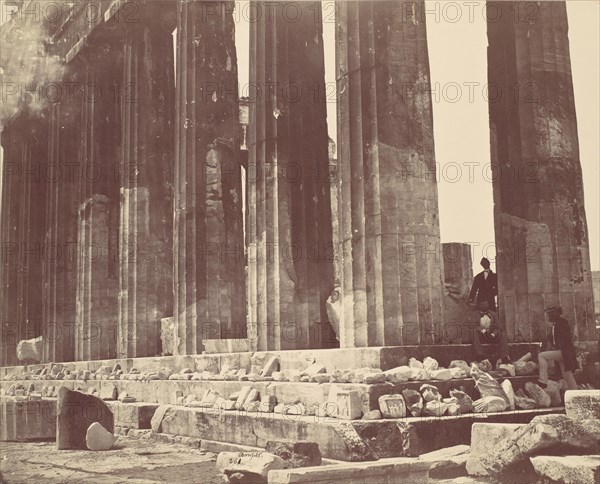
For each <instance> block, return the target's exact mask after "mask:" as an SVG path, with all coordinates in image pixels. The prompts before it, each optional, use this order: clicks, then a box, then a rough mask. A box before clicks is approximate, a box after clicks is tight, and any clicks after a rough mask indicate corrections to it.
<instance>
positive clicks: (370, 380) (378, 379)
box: [363, 372, 386, 385]
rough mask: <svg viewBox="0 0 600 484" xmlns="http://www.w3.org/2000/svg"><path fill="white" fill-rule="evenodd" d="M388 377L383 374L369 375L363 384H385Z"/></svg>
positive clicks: (365, 377)
mask: <svg viewBox="0 0 600 484" xmlns="http://www.w3.org/2000/svg"><path fill="white" fill-rule="evenodd" d="M385 380H386V376H385V374H384V373H383V372H374V373H367V374H366V375H365V376H364V378H363V383H366V384H367V385H376V384H379V383H385Z"/></svg>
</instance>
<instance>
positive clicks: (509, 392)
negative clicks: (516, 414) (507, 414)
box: [502, 380, 515, 410]
mask: <svg viewBox="0 0 600 484" xmlns="http://www.w3.org/2000/svg"><path fill="white" fill-rule="evenodd" d="M502 390H504V393H506V396H507V397H508V408H510V409H511V410H514V409H515V392H514V390H513V387H512V383H511V382H510V380H504V381H503V382H502Z"/></svg>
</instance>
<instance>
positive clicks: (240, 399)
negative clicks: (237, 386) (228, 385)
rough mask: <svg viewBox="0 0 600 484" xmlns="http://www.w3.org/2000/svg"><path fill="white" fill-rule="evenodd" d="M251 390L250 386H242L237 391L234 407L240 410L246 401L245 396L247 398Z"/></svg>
mask: <svg viewBox="0 0 600 484" xmlns="http://www.w3.org/2000/svg"><path fill="white" fill-rule="evenodd" d="M251 391H252V387H251V386H246V387H242V389H241V390H240V391H239V396H238V399H237V402H236V404H235V407H236V408H237V409H238V410H242V408H243V405H244V403H245V402H246V398H248V395H249V394H250V392H251Z"/></svg>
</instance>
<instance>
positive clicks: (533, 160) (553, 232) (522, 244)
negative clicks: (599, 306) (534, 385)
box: [488, 1, 597, 341]
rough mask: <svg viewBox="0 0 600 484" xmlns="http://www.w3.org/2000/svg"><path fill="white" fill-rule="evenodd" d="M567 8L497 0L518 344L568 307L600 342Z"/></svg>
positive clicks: (501, 202) (501, 179) (508, 306)
mask: <svg viewBox="0 0 600 484" xmlns="http://www.w3.org/2000/svg"><path fill="white" fill-rule="evenodd" d="M567 32H568V24H567V12H566V6H565V2H561V1H557V2H550V1H547V2H529V3H516V4H514V5H513V4H512V3H508V2H507V3H504V2H488V41H489V47H488V77H489V85H490V92H489V111H490V131H491V136H490V137H491V158H492V167H493V168H494V170H493V190H494V224H495V231H496V250H497V254H498V257H497V261H496V267H497V272H498V286H499V287H498V296H499V297H498V299H499V305H500V308H499V309H500V315H501V318H502V319H503V320H504V321H505V322H506V326H507V330H508V335H509V337H510V339H512V340H513V341H540V340H543V339H544V338H545V335H546V323H545V315H544V308H545V307H546V306H550V305H555V304H560V305H561V306H562V308H563V311H564V315H565V317H566V318H567V319H568V320H569V321H570V322H571V325H572V327H573V331H574V333H575V335H576V337H577V339H578V340H579V341H591V340H595V339H597V335H596V331H595V326H594V303H593V292H592V279H591V272H590V257H589V241H588V231H587V222H586V216H585V207H584V198H583V183H582V176H581V164H580V161H579V144H578V138H577V118H576V114H575V103H574V97H573V81H572V77H571V64H570V58H569V39H568V35H567Z"/></svg>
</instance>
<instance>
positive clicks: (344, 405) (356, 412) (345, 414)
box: [337, 390, 362, 420]
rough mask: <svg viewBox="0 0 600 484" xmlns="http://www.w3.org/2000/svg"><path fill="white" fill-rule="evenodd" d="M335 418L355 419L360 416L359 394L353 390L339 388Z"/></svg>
mask: <svg viewBox="0 0 600 484" xmlns="http://www.w3.org/2000/svg"><path fill="white" fill-rule="evenodd" d="M337 405H338V411H337V418H340V419H343V420H356V419H359V418H360V417H361V416H362V404H361V401H360V396H359V394H358V392H357V391H354V390H340V391H338V393H337Z"/></svg>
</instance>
